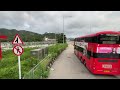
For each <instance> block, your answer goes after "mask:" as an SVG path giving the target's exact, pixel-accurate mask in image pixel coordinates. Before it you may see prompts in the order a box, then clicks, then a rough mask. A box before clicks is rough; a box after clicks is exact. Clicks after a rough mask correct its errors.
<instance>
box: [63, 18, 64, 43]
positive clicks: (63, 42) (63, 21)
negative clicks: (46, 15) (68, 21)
mask: <svg viewBox="0 0 120 90" xmlns="http://www.w3.org/2000/svg"><path fill="white" fill-rule="evenodd" d="M63 44H64V16H63Z"/></svg>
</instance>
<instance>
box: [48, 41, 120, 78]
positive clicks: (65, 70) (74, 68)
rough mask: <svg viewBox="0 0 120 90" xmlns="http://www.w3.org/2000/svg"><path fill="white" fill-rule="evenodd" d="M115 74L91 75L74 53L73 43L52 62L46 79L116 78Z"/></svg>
mask: <svg viewBox="0 0 120 90" xmlns="http://www.w3.org/2000/svg"><path fill="white" fill-rule="evenodd" d="M118 78H119V77H116V76H108V75H93V74H92V73H91V72H89V70H88V69H86V67H85V66H84V65H83V64H82V63H81V62H80V61H79V59H78V58H77V57H76V56H75V55H74V47H73V43H69V46H68V47H67V48H66V50H64V51H63V52H62V53H61V55H60V56H59V57H58V58H57V60H56V61H55V62H54V64H53V66H52V68H51V70H50V75H49V77H48V79H118Z"/></svg>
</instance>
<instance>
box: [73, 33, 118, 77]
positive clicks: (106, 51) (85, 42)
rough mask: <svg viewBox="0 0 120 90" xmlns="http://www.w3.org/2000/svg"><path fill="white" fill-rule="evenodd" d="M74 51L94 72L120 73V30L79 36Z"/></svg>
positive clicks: (75, 41)
mask: <svg viewBox="0 0 120 90" xmlns="http://www.w3.org/2000/svg"><path fill="white" fill-rule="evenodd" d="M74 53H75V55H76V56H77V57H78V58H79V59H80V61H81V62H82V63H83V64H84V65H85V66H86V67H87V68H88V70H89V71H91V72H92V73H93V74H107V75H120V32H116V31H103V32H98V33H95V34H91V35H87V36H82V37H77V38H75V40H74Z"/></svg>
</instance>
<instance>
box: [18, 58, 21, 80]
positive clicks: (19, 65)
mask: <svg viewBox="0 0 120 90" xmlns="http://www.w3.org/2000/svg"><path fill="white" fill-rule="evenodd" d="M18 67H19V79H21V64H20V56H18Z"/></svg>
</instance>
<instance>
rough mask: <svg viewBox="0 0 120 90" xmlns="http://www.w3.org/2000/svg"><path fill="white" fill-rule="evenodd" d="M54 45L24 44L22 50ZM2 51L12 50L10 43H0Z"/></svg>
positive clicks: (45, 43)
mask: <svg viewBox="0 0 120 90" xmlns="http://www.w3.org/2000/svg"><path fill="white" fill-rule="evenodd" d="M52 44H55V42H24V45H22V46H23V48H30V47H41V46H49V45H52ZM1 47H2V50H3V51H5V50H9V49H12V48H13V45H12V43H11V42H1Z"/></svg>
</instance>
